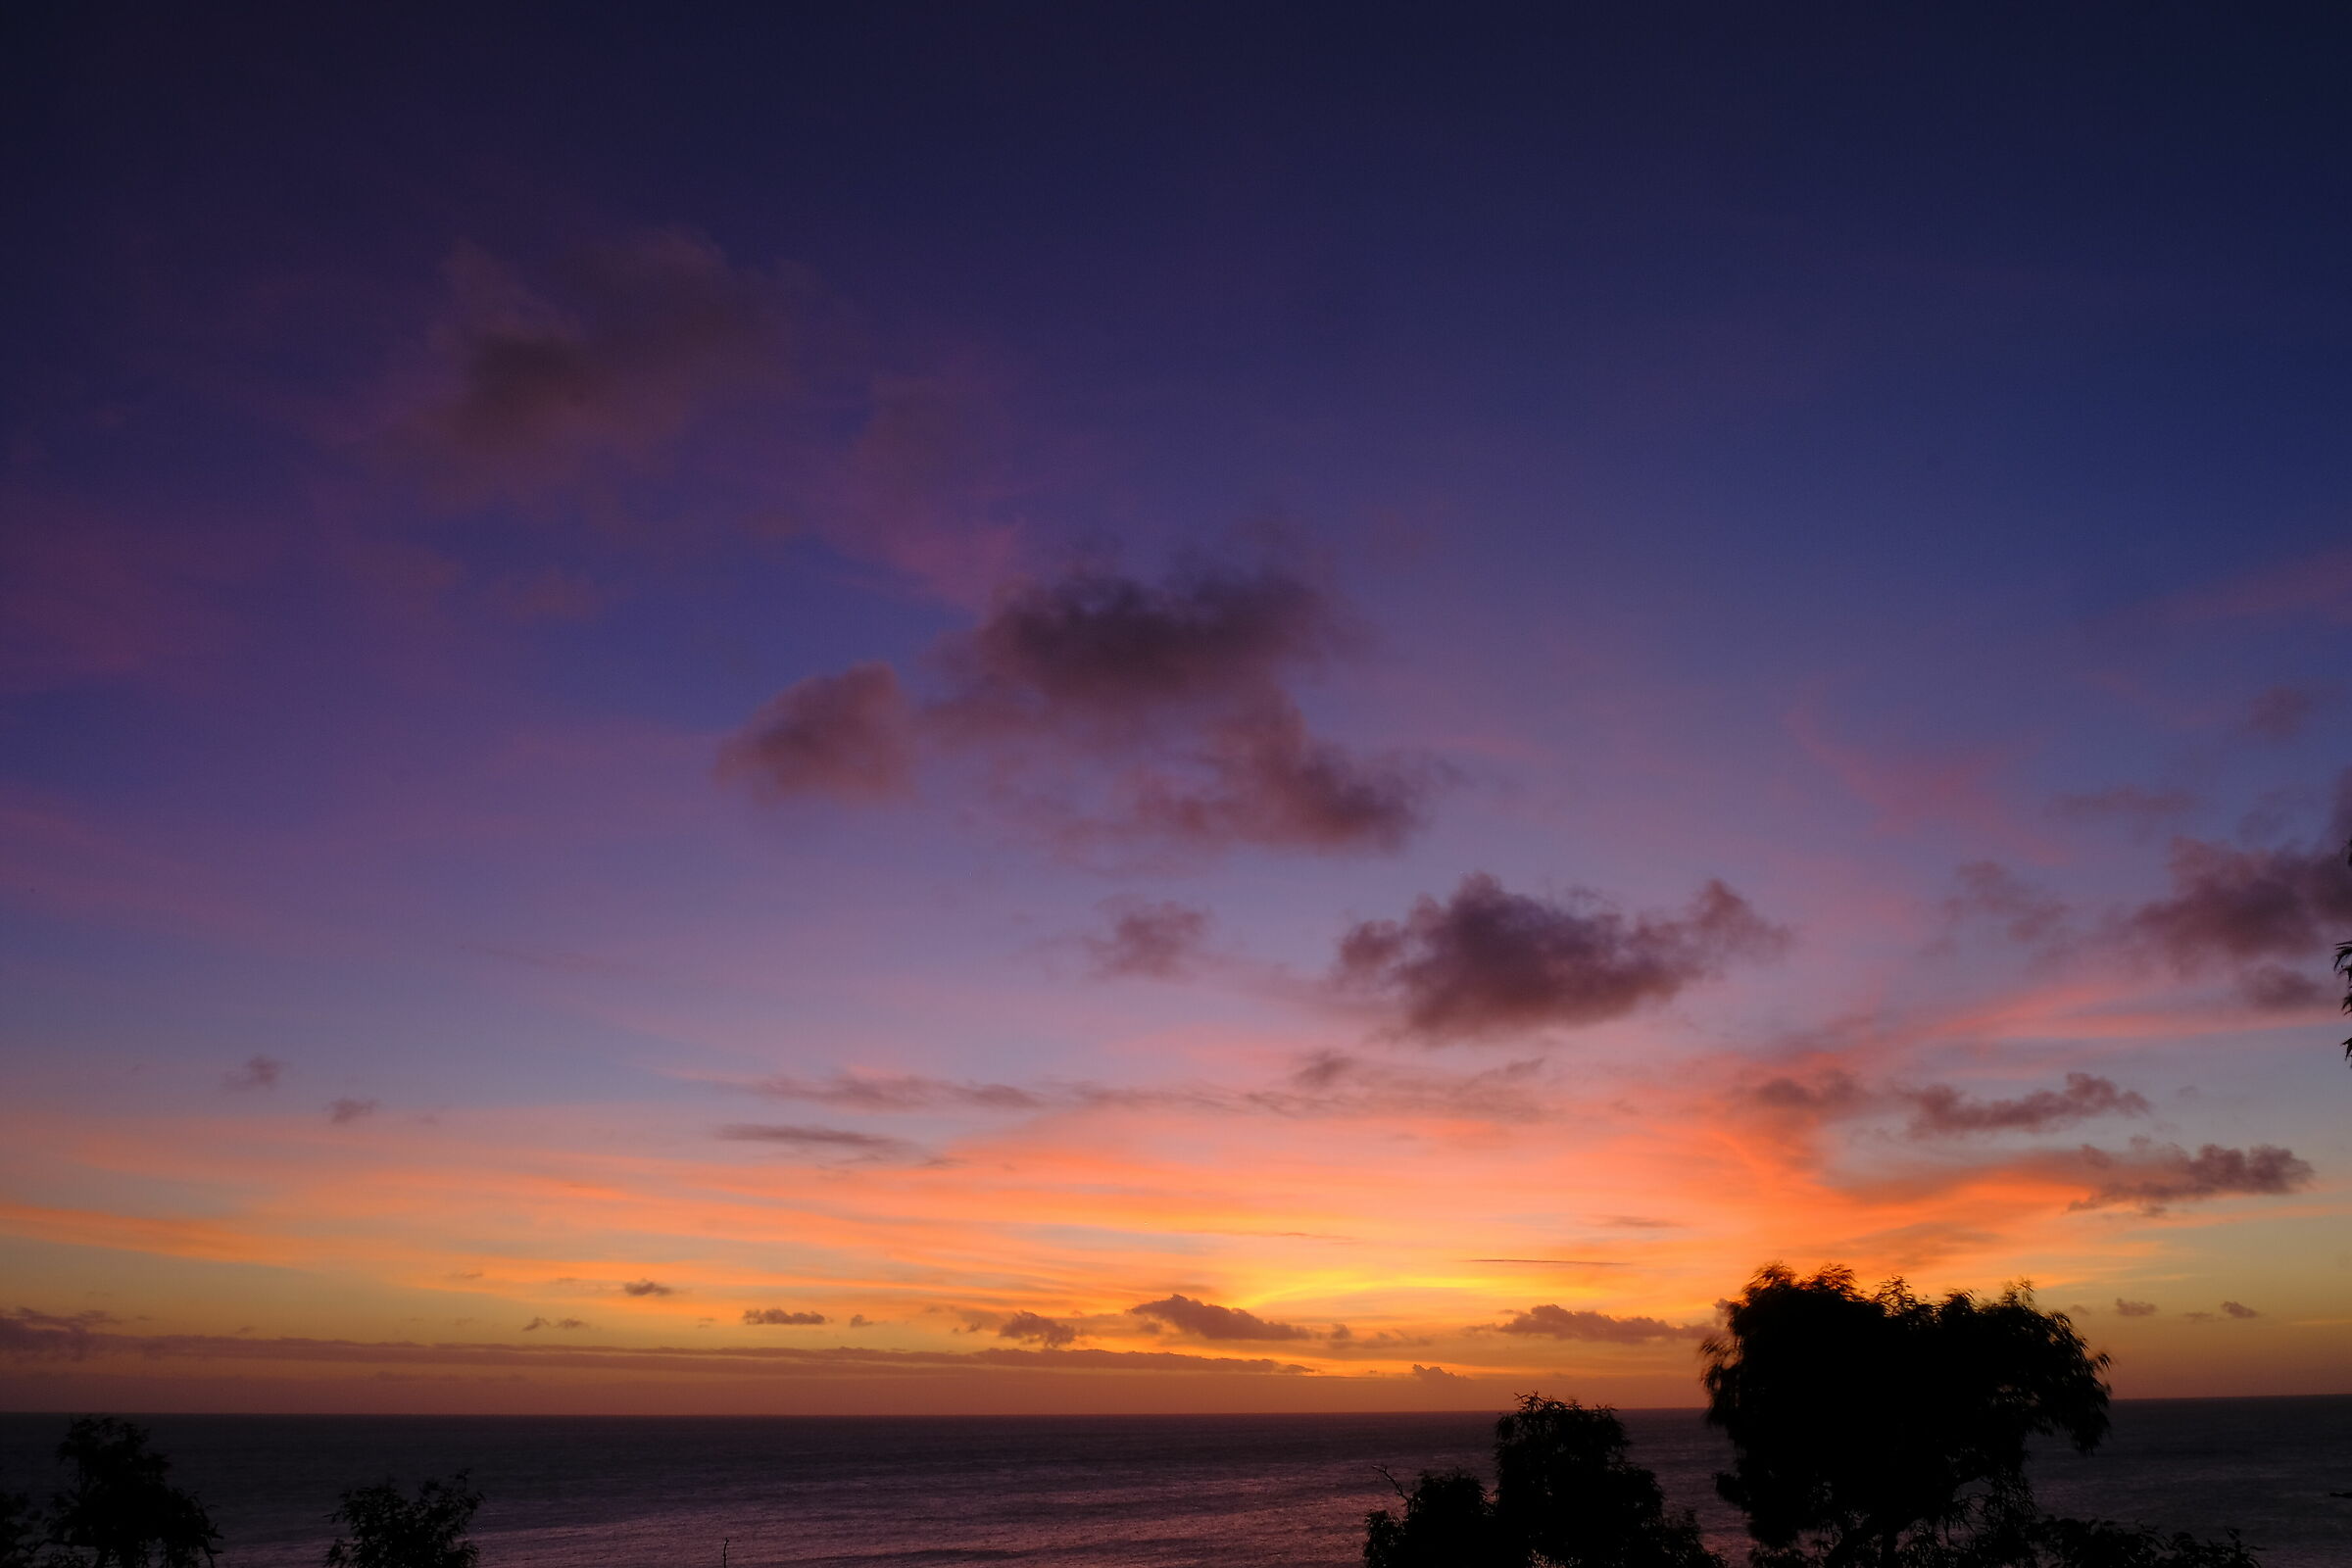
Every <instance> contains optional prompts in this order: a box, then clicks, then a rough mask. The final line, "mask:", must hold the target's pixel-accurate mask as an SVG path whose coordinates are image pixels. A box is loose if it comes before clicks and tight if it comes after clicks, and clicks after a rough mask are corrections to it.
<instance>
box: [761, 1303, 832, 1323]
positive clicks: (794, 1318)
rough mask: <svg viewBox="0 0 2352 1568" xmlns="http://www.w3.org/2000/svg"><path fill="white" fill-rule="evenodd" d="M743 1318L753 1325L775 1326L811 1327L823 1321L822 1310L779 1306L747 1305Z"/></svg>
mask: <svg viewBox="0 0 2352 1568" xmlns="http://www.w3.org/2000/svg"><path fill="white" fill-rule="evenodd" d="M743 1320H744V1322H746V1323H748V1324H752V1325H754V1326H764V1327H776V1328H813V1327H815V1326H816V1325H817V1324H820V1323H822V1322H824V1321H825V1314H824V1313H822V1312H794V1311H789V1310H787V1309H786V1308H784V1307H781V1306H747V1307H745V1308H744V1309H743Z"/></svg>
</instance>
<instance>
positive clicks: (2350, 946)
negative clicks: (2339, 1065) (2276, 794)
mask: <svg viewBox="0 0 2352 1568" xmlns="http://www.w3.org/2000/svg"><path fill="white" fill-rule="evenodd" d="M2344 863H2345V864H2346V865H2352V841H2347V842H2346V843H2345V845H2344ZM2335 972H2336V973H2337V974H2340V975H2342V976H2343V977H2344V1010H2345V1011H2346V1012H2352V942H2339V943H2337V944H2336V948H2335ZM2344 1064H2345V1065H2346V1066H2352V1040H2346V1041H2345V1042H2344Z"/></svg>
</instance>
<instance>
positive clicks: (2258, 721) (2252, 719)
mask: <svg viewBox="0 0 2352 1568" xmlns="http://www.w3.org/2000/svg"><path fill="white" fill-rule="evenodd" d="M2319 706H2320V698H2319V694H2318V693H2316V692H2310V691H2306V690H2304V689H2303V688H2302V687H2299V686H2273V687H2272V688H2271V689H2270V690H2268V691H2266V692H2263V693H2261V694H2260V695H2259V696H2257V697H2256V698H2255V699H2254V701H2253V702H2251V703H2249V704H2247V705H2246V717H2245V731H2246V733H2247V734H2249V735H2252V736H2255V737H2257V738H2258V739H2261V740H2266V741H2291V740H2293V739H2294V738H2295V737H2296V736H2298V735H2300V734H2302V733H2303V731H2304V730H2305V729H2306V728H2308V727H2309V725H2310V723H2311V715H2312V714H2313V713H2314V712H2315V711H2318V709H2319Z"/></svg>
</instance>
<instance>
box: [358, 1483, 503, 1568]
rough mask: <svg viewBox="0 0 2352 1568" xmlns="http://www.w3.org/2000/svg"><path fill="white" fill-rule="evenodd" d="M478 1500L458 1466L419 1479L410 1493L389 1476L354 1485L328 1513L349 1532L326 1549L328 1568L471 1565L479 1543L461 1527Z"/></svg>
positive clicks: (468, 1567)
mask: <svg viewBox="0 0 2352 1568" xmlns="http://www.w3.org/2000/svg"><path fill="white" fill-rule="evenodd" d="M481 1505H482V1495H481V1494H480V1493H478V1492H476V1491H474V1490H473V1489H472V1488H471V1487H470V1486H468V1485H467V1484H466V1471H463V1470H461V1471H459V1472H458V1473H457V1474H456V1475H454V1476H452V1477H451V1478H450V1479H449V1480H447V1481H442V1480H439V1479H433V1480H428V1481H425V1482H423V1483H422V1484H421V1485H419V1486H418V1487H417V1495H416V1496H414V1497H410V1496H408V1495H405V1494H403V1493H402V1492H401V1490H400V1487H399V1485H398V1483H396V1482H392V1481H381V1482H378V1483H377V1484H375V1485H374V1486H372V1487H354V1488H353V1489H352V1490H351V1491H349V1492H346V1493H345V1494H343V1501H342V1502H341V1504H340V1505H338V1506H337V1507H336V1509H335V1511H334V1512H333V1513H331V1514H329V1515H327V1519H328V1520H329V1522H331V1523H333V1524H335V1525H337V1526H339V1527H341V1530H342V1531H348V1532H349V1534H348V1535H344V1534H341V1533H340V1532H339V1533H338V1534H337V1536H336V1538H335V1544H333V1545H331V1546H329V1547H327V1548H326V1564H327V1568H474V1562H475V1560H476V1559H477V1558H479V1557H480V1556H481V1548H480V1547H479V1546H476V1545H475V1544H473V1543H472V1542H470V1541H468V1540H466V1531H467V1530H468V1529H469V1528H471V1526H472V1524H473V1513H474V1510H475V1509H476V1508H479V1507H480V1506H481Z"/></svg>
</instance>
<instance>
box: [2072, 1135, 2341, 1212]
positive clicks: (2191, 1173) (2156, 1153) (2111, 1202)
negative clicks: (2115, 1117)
mask: <svg viewBox="0 0 2352 1568" xmlns="http://www.w3.org/2000/svg"><path fill="white" fill-rule="evenodd" d="M2077 1160H2078V1162H2079V1164H2080V1166H2081V1168H2082V1169H2083V1170H2084V1171H2085V1172H2086V1173H2087V1174H2088V1175H2089V1176H2090V1177H2091V1179H2092V1180H2093V1181H2095V1182H2096V1183H2097V1184H2098V1185H2097V1188H2096V1190H2095V1191H2094V1192H2092V1193H2091V1194H2090V1195H2089V1196H2087V1197H2085V1198H2082V1199H2079V1200H2077V1201H2076V1202H2075V1203H2074V1204H2073V1206H2074V1207H2076V1208H2108V1207H2115V1206H2120V1205H2124V1204H2129V1205H2131V1206H2133V1207H2136V1208H2137V1209H2139V1210H2140V1212H2142V1213H2145V1214H2157V1213H2162V1212H2163V1211H2164V1210H2165V1208H2167V1207H2168V1206H2169V1205H2171V1204H2174V1203H2189V1202H2197V1201H2203V1200H2206V1199H2213V1198H2235V1197H2277V1196H2281V1195H2283V1194H2287V1193H2293V1192H2299V1191H2301V1190H2302V1189H2303V1188H2305V1187H2308V1186H2309V1185H2310V1184H2311V1180H2312V1168H2311V1165H2310V1163H2309V1162H2308V1161H2306V1160H2302V1159H2298V1158H2297V1157H2296V1156H2295V1154H2294V1152H2293V1151H2291V1150H2286V1149H2281V1148H2279V1147H2278V1146H2277V1145H2275V1144H2256V1145H2254V1146H2253V1147H2252V1148H2251V1149H2227V1148H2224V1147H2223V1146H2222V1145H2220V1144H2206V1145H2204V1146H2203V1147H2201V1148H2200V1149H2198V1151H2197V1152H2195V1153H2194V1154H2191V1153H2189V1152H2187V1151H2186V1150H2184V1149H2182V1148H2180V1146H2179V1145H2176V1144H2158V1143H2155V1142H2153V1141H2152V1140H2149V1139H2145V1138H2134V1139H2133V1140H2131V1149H2130V1151H2129V1152H2126V1153H2121V1154H2117V1153H2111V1152H2108V1151H2106V1150H2103V1149H2096V1148H2093V1147H2091V1146H2090V1145H2088V1144H2085V1145H2083V1146H2082V1150H2081V1151H2080V1152H2079V1154H2078V1156H2077Z"/></svg>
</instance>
